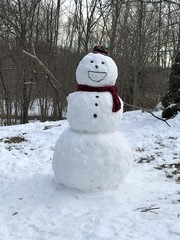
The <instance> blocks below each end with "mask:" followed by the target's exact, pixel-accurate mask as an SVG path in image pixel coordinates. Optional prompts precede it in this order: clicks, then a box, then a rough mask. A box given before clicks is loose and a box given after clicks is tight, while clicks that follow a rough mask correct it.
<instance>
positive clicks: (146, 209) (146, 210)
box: [134, 205, 160, 214]
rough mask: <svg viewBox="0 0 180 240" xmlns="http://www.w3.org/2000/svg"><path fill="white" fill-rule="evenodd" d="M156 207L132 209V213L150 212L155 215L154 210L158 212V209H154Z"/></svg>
mask: <svg viewBox="0 0 180 240" xmlns="http://www.w3.org/2000/svg"><path fill="white" fill-rule="evenodd" d="M155 206H156V205H151V206H150V207H140V208H136V209H134V211H137V210H140V212H152V213H156V214H158V213H157V212H155V211H154V210H159V209H160V208H159V207H155Z"/></svg>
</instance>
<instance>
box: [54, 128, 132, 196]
mask: <svg viewBox="0 0 180 240" xmlns="http://www.w3.org/2000/svg"><path fill="white" fill-rule="evenodd" d="M131 164H132V151H131V149H130V147H129V145H128V144H127V142H126V139H125V138H124V137H123V136H122V135H121V133H119V132H113V133H104V134H103V133H99V134H86V133H79V132H75V131H73V130H71V129H67V130H65V131H64V132H63V133H62V135H61V136H60V138H59V139H58V141H57V144H56V147H55V152H54V157H53V170H54V174H55V178H56V181H57V182H58V183H60V184H62V185H65V186H67V187H72V188H77V189H80V190H82V191H97V190H107V189H114V188H117V187H118V186H119V183H120V181H122V179H124V178H125V177H126V176H127V174H128V172H129V170H130V168H131Z"/></svg>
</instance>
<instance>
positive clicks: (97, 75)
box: [88, 71, 107, 82]
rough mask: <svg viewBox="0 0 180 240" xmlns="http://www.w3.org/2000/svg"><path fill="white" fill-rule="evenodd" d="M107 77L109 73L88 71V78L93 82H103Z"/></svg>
mask: <svg viewBox="0 0 180 240" xmlns="http://www.w3.org/2000/svg"><path fill="white" fill-rule="evenodd" d="M106 76H107V73H106V72H94V71H88V77H89V78H90V79H91V80H92V81H93V82H101V81H102V80H103V79H104V78H105V77H106Z"/></svg>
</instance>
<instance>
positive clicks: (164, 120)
mask: <svg viewBox="0 0 180 240" xmlns="http://www.w3.org/2000/svg"><path fill="white" fill-rule="evenodd" d="M124 105H126V106H128V107H132V108H135V109H138V110H142V111H144V112H147V113H150V114H151V115H152V116H153V117H155V118H157V119H158V120H161V121H163V122H165V123H166V124H167V125H168V127H171V125H170V124H169V123H168V122H167V120H168V119H163V118H160V117H158V116H156V115H155V114H154V113H152V112H151V111H149V110H147V109H144V108H141V107H138V106H135V105H132V104H129V103H124Z"/></svg>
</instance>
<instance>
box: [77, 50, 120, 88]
mask: <svg viewBox="0 0 180 240" xmlns="http://www.w3.org/2000/svg"><path fill="white" fill-rule="evenodd" d="M117 76H118V70H117V66H116V64H115V62H114V61H113V59H112V58H110V57H109V56H105V55H103V54H100V53H89V54H87V55H86V56H85V57H84V58H83V59H82V60H81V61H80V63H79V65H78V67H77V69H76V80H77V82H78V83H79V84H85V85H89V86H94V87H97V86H99V87H100V86H113V85H114V84H115V82H116V79H117Z"/></svg>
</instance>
